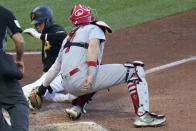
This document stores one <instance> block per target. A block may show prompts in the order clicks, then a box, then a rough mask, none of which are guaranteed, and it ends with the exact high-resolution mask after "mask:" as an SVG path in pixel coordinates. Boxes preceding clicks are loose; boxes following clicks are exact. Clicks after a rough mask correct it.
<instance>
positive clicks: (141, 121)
mask: <svg viewBox="0 0 196 131" xmlns="http://www.w3.org/2000/svg"><path fill="white" fill-rule="evenodd" d="M165 121H166V118H165V116H164V115H157V114H155V113H149V112H146V114H144V115H143V116H141V117H139V116H136V119H135V121H134V123H133V125H134V126H136V127H147V126H160V125H161V124H163V123H164V122H165Z"/></svg>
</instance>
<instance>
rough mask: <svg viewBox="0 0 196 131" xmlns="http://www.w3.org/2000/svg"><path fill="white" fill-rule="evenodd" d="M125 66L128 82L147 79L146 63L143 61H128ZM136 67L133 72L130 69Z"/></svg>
mask: <svg viewBox="0 0 196 131" xmlns="http://www.w3.org/2000/svg"><path fill="white" fill-rule="evenodd" d="M124 66H125V67H126V68H127V73H126V82H128V81H129V82H132V83H139V82H141V81H142V79H145V72H144V68H143V67H144V63H143V62H142V61H133V62H126V63H125V64H124ZM131 68H132V69H134V71H133V72H132V73H131V72H130V70H131Z"/></svg>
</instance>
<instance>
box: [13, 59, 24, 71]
mask: <svg viewBox="0 0 196 131" xmlns="http://www.w3.org/2000/svg"><path fill="white" fill-rule="evenodd" d="M15 63H16V65H17V66H18V68H19V69H20V71H21V72H22V73H24V62H23V61H15Z"/></svg>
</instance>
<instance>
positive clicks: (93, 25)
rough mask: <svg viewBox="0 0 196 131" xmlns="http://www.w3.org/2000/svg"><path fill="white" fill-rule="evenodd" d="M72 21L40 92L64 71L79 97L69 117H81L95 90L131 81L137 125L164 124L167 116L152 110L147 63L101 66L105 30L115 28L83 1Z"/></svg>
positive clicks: (68, 85) (67, 83) (66, 81)
mask: <svg viewBox="0 0 196 131" xmlns="http://www.w3.org/2000/svg"><path fill="white" fill-rule="evenodd" d="M70 20H71V22H72V23H73V24H74V25H75V28H74V29H73V31H72V32H71V33H70V34H69V35H68V36H67V37H66V38H65V39H64V41H63V44H62V46H61V49H60V52H59V55H58V57H57V59H56V61H55V63H54V64H53V65H52V67H51V68H50V69H49V71H48V73H47V75H46V78H45V80H44V81H43V84H42V85H41V86H40V87H39V88H38V92H37V95H38V96H43V95H44V94H45V92H46V90H47V88H48V86H49V84H50V83H51V82H52V81H53V79H54V78H55V77H56V76H57V75H58V74H59V72H60V74H61V77H62V85H63V87H64V89H65V90H66V91H67V92H69V93H71V94H73V95H75V96H77V97H78V98H77V99H75V100H74V101H73V102H72V104H73V107H71V108H67V109H66V113H67V115H68V116H69V118H71V119H78V118H79V117H80V116H81V113H82V108H83V106H84V103H85V102H86V101H88V100H90V99H92V97H93V96H94V94H95V92H97V91H100V90H103V89H108V88H110V87H113V86H115V85H118V84H121V83H124V82H127V88H128V91H129V93H130V98H131V99H132V103H133V105H134V110H135V114H136V118H135V121H134V123H133V124H134V125H135V126H138V127H140V126H157V125H161V124H162V123H164V122H165V121H166V118H165V116H163V115H157V114H155V113H151V112H149V96H148V85H147V82H146V79H145V72H144V69H143V66H144V64H143V62H141V61H133V62H131V63H130V62H127V63H125V64H124V65H122V64H105V65H100V63H101V59H102V55H103V49H104V44H105V41H106V37H105V33H106V31H107V32H109V33H111V32H112V30H111V28H110V27H109V26H108V25H107V24H106V23H104V22H102V21H96V20H95V17H94V15H93V11H92V9H91V8H90V7H88V6H83V5H80V4H79V5H75V7H74V8H73V9H72V11H71V16H70Z"/></svg>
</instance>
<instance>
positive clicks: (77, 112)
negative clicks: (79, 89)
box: [65, 106, 82, 120]
mask: <svg viewBox="0 0 196 131" xmlns="http://www.w3.org/2000/svg"><path fill="white" fill-rule="evenodd" d="M65 112H66V113H67V116H68V117H69V118H70V119H71V120H77V119H79V118H80V116H81V112H82V110H81V107H80V106H73V107H71V108H67V109H65Z"/></svg>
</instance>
